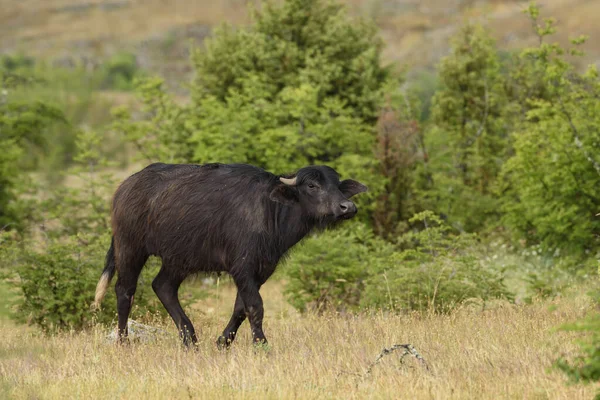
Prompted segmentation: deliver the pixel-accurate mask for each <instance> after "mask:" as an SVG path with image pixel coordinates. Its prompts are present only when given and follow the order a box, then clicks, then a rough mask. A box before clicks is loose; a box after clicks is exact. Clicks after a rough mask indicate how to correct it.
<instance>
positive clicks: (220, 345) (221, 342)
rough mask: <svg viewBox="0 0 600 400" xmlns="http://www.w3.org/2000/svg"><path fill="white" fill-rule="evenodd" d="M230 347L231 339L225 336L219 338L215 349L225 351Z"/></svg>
mask: <svg viewBox="0 0 600 400" xmlns="http://www.w3.org/2000/svg"><path fill="white" fill-rule="evenodd" d="M230 346H231V339H228V338H226V337H225V336H222V335H221V336H219V338H218V339H217V349H219V350H227V349H228V348H229V347H230Z"/></svg>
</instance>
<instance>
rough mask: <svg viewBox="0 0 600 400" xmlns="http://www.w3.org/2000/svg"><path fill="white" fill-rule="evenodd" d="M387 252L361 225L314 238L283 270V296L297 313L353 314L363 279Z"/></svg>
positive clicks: (316, 235)
mask: <svg viewBox="0 0 600 400" xmlns="http://www.w3.org/2000/svg"><path fill="white" fill-rule="evenodd" d="M386 251H388V252H389V251H391V249H390V246H389V245H386V244H385V242H383V241H382V240H381V239H378V238H376V237H375V236H374V235H373V233H372V231H371V230H370V229H369V228H368V227H367V226H365V225H364V224H361V223H352V224H348V225H347V226H344V228H343V229H338V230H333V231H327V232H323V233H319V234H315V235H313V236H311V237H310V238H308V239H306V240H305V241H304V242H303V243H302V244H301V245H299V246H298V247H297V248H295V249H294V250H293V252H292V255H291V257H290V259H289V260H288V262H287V263H286V264H285V265H284V266H283V267H282V269H283V271H284V275H285V277H286V278H287V280H288V283H287V285H286V288H285V295H286V297H287V299H288V301H289V302H290V303H291V304H292V305H293V306H294V307H295V308H296V309H298V310H300V311H308V310H311V311H316V312H322V311H325V310H332V309H333V310H338V311H343V310H355V309H357V307H358V305H359V303H360V300H361V296H362V292H363V289H364V281H365V279H366V278H367V277H368V276H369V273H370V271H371V270H372V269H373V268H376V267H377V265H374V264H375V263H377V262H379V260H380V259H382V258H383V257H384V254H385V253H386Z"/></svg>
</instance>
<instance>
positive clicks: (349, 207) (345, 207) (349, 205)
mask: <svg viewBox="0 0 600 400" xmlns="http://www.w3.org/2000/svg"><path fill="white" fill-rule="evenodd" d="M340 209H341V210H342V213H344V214H349V213H355V212H356V206H355V205H354V203H353V202H351V201H342V202H341V203H340Z"/></svg>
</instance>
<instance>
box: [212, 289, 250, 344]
mask: <svg viewBox="0 0 600 400" xmlns="http://www.w3.org/2000/svg"><path fill="white" fill-rule="evenodd" d="M245 319H246V311H245V310H244V302H243V301H242V297H241V296H240V293H239V292H238V294H237V296H236V297H235V305H234V306H233V314H232V315H231V319H230V320H229V323H228V324H227V327H226V328H225V330H224V331H223V334H222V335H221V336H219V339H217V347H218V348H219V349H225V348H227V347H229V346H230V345H231V343H233V341H234V340H235V336H236V335H237V332H238V329H239V328H240V325H242V322H244V320H245Z"/></svg>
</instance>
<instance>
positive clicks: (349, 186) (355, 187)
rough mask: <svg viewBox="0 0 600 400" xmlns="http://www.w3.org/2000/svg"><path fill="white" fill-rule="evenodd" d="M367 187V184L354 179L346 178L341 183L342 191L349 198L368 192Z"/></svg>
mask: <svg viewBox="0 0 600 400" xmlns="http://www.w3.org/2000/svg"><path fill="white" fill-rule="evenodd" d="M367 189H368V188H367V187H366V186H365V185H363V184H362V183H360V182H358V181H355V180H352V179H346V180H344V181H342V182H341V183H340V191H341V192H342V194H343V195H344V196H346V198H347V199H349V198H350V197H352V196H354V195H357V194H359V193H363V192H366V191H367Z"/></svg>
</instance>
